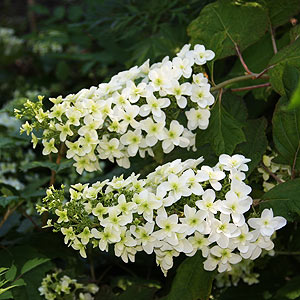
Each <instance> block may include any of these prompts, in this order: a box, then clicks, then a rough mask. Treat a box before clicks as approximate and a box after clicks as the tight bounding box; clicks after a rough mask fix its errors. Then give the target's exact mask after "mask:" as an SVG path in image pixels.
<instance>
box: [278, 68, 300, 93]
mask: <svg viewBox="0 0 300 300" xmlns="http://www.w3.org/2000/svg"><path fill="white" fill-rule="evenodd" d="M299 79H300V71H299V70H298V69H297V68H296V67H294V66H290V65H285V67H284V69H283V78H282V82H283V86H284V92H285V95H286V96H287V98H291V96H292V94H293V92H294V91H295V89H296V87H297V85H298V82H299Z"/></svg>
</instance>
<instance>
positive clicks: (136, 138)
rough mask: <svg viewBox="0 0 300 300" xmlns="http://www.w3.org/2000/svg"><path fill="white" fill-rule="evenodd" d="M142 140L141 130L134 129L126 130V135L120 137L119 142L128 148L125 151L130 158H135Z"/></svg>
mask: <svg viewBox="0 0 300 300" xmlns="http://www.w3.org/2000/svg"><path fill="white" fill-rule="evenodd" d="M142 138H143V137H142V134H141V129H136V130H135V131H131V130H128V131H127V133H125V134H124V135H122V136H121V138H120V142H121V143H122V144H123V145H125V146H128V148H127V151H128V154H129V155H130V156H135V155H136V153H137V152H138V150H139V145H140V144H141V142H142Z"/></svg>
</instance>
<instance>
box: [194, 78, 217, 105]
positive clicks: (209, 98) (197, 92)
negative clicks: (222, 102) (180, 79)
mask: <svg viewBox="0 0 300 300" xmlns="http://www.w3.org/2000/svg"><path fill="white" fill-rule="evenodd" d="M209 89H210V85H209V84H208V85H204V86H198V85H195V84H192V95H191V100H192V101H193V102H196V103H197V104H198V105H199V106H200V108H206V107H207V106H209V105H212V104H213V103H214V102H215V99H214V96H213V95H212V94H211V93H210V91H209Z"/></svg>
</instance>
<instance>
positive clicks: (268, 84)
mask: <svg viewBox="0 0 300 300" xmlns="http://www.w3.org/2000/svg"><path fill="white" fill-rule="evenodd" d="M270 85H271V83H270V82H267V83H262V84H257V85H251V86H244V87H241V88H236V89H231V91H232V92H241V91H250V90H254V89H258V88H262V87H266V86H270Z"/></svg>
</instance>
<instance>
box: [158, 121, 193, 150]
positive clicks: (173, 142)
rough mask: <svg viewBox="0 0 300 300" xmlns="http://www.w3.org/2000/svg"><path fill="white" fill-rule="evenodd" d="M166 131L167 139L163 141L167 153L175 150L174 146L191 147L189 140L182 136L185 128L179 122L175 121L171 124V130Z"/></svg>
mask: <svg viewBox="0 0 300 300" xmlns="http://www.w3.org/2000/svg"><path fill="white" fill-rule="evenodd" d="M164 130H165V139H164V140H163V143H162V147H163V151H164V152H165V153H169V152H171V151H172V150H173V149H174V146H180V147H183V148H184V147H187V146H188V145H189V140H188V139H187V138H184V137H182V136H181V134H182V133H183V130H184V127H183V126H182V125H180V124H179V123H178V121H176V120H173V121H172V122H171V124H170V129H169V130H167V129H166V128H165V129H164Z"/></svg>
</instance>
